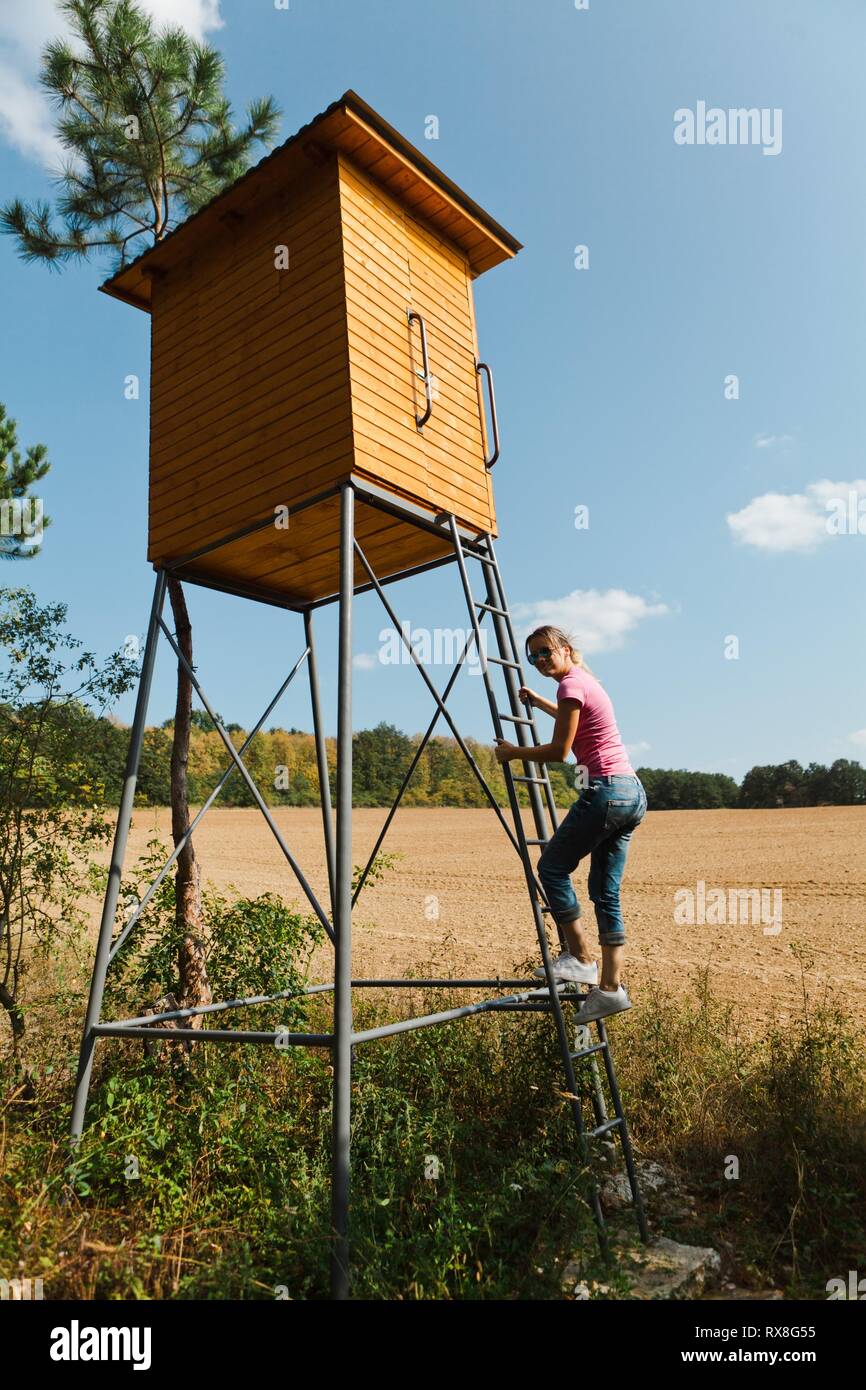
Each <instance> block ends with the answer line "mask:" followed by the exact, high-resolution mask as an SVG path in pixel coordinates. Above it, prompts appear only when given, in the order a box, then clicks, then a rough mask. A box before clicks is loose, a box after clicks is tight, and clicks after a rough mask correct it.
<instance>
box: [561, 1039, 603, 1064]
mask: <svg viewBox="0 0 866 1390" xmlns="http://www.w3.org/2000/svg"><path fill="white" fill-rule="evenodd" d="M606 1047H607V1043H606V1042H602V1043H593V1045H592V1047H585V1048H583V1050H582V1051H581V1052H569V1054H568V1055H569V1057H570V1058H571V1060H572V1061H573V1062H575V1061H577V1058H578V1057H589V1056H590V1055H591V1053H593V1052H602V1051H603V1050H604V1049H605V1048H606Z"/></svg>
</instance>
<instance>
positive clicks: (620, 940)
mask: <svg viewBox="0 0 866 1390" xmlns="http://www.w3.org/2000/svg"><path fill="white" fill-rule="evenodd" d="M598 940H599V945H600V946H624V945H625V937H624V936H601V935H600V936H599V938H598Z"/></svg>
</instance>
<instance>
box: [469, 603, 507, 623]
mask: <svg viewBox="0 0 866 1390" xmlns="http://www.w3.org/2000/svg"><path fill="white" fill-rule="evenodd" d="M475 607H476V608H483V609H484V611H485V613H497V614H498V615H499V617H500V618H507V617H508V613H507V611H506V609H504V608H496V607H494V605H493V604H492V603H480V602H479V600H478V599H476V600H475Z"/></svg>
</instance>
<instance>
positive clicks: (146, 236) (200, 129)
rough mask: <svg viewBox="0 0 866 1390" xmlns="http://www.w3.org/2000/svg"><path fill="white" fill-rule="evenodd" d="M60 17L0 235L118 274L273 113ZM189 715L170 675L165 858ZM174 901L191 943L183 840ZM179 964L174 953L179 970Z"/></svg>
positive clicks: (105, 20) (261, 138)
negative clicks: (37, 158) (47, 108)
mask: <svg viewBox="0 0 866 1390" xmlns="http://www.w3.org/2000/svg"><path fill="white" fill-rule="evenodd" d="M58 10H59V12H60V14H62V15H63V16H64V18H65V19H66V20H67V21H68V23H69V25H70V27H71V30H72V35H73V42H72V43H70V42H67V41H65V40H61V39H58V40H55V41H53V42H51V43H49V44H48V45H47V46H46V48H45V49H44V51H43V55H42V70H41V73H40V82H41V85H42V87H43V88H44V90H45V91H46V92H48V94H49V95H50V96H51V98H52V100H53V102H54V104H55V105H56V107H57V109H58V121H57V133H58V136H59V139H60V142H61V144H62V145H63V147H64V149H65V150H66V151H68V156H69V157H68V159H67V160H66V163H65V164H64V167H63V170H62V173H61V174H60V177H59V180H58V182H59V185H60V190H61V191H60V194H59V196H58V199H57V205H56V209H55V211H54V212H52V209H51V208H50V207H49V205H48V204H47V203H37V204H36V205H35V206H32V207H31V206H27V205H25V204H24V203H23V202H21V201H20V200H18V199H16V200H15V201H13V202H11V203H7V204H6V205H5V206H4V207H3V208H0V231H5V232H7V233H9V234H11V235H12V236H14V237H15V239H16V241H17V244H18V251H19V254H20V255H21V256H22V257H23V258H24V260H26V261H41V262H43V263H45V264H47V265H49V266H55V267H58V266H60V265H62V264H63V263H65V262H67V261H69V260H70V259H87V258H89V257H90V256H91V255H93V254H94V253H100V252H103V253H106V254H108V255H109V256H110V257H112V258H113V261H114V266H115V268H119V267H120V266H121V265H123V264H125V263H126V262H128V261H129V260H130V259H133V258H134V257H135V256H136V255H138V254H139V253H140V252H142V251H144V250H146V249H147V248H148V247H149V246H150V245H153V244H155V243H157V242H159V241H161V240H162V239H163V238H164V237H165V236H166V235H167V234H168V232H170V231H171V230H172V228H173V227H174V226H176V225H177V224H178V223H179V222H181V221H183V220H184V219H185V218H186V217H188V216H189V215H190V214H191V213H193V212H196V211H197V210H198V209H199V208H201V207H203V206H204V204H205V203H208V202H209V201H210V200H211V199H212V198H213V197H215V196H216V195H217V194H218V193H219V192H220V191H221V190H222V189H223V188H225V187H227V185H228V184H230V183H233V182H234V181H235V180H236V179H237V178H239V177H240V175H241V174H242V173H243V172H244V170H245V169H247V168H248V167H249V165H250V162H251V157H252V153H253V149H254V147H255V146H256V144H259V143H261V144H263V145H266V146H267V145H271V144H272V143H273V141H274V138H275V135H276V131H277V127H278V123H279V111H278V109H277V107H276V105H275V104H274V102H273V100H272V99H271V98H269V97H266V98H264V99H261V100H258V101H254V102H252V103H251V104H250V105H249V106H248V108H247V112H246V120H245V122H244V123H243V124H242V125H240V126H235V124H234V119H233V115H232V109H231V106H230V104H229V102H228V100H227V99H226V97H225V95H224V93H223V83H224V80H225V67H224V64H223V60H222V57H221V55H220V54H219V53H218V52H217V50H216V49H214V48H211V47H210V46H209V45H207V44H199V43H196V42H194V41H193V40H192V39H191V38H190V37H189V35H187V34H185V33H184V31H183V30H182V29H181V28H179V27H177V26H167V27H165V28H161V29H157V28H156V27H155V26H154V24H153V22H152V20H151V18H150V16H149V15H147V14H146V13H145V12H144V11H143V10H141V9H140V8H139V7H138V5H136V4H135V3H134V0H62V2H61V3H60V4H59V5H58ZM57 219H59V221H58V220H57ZM168 593H169V599H170V602H171V607H172V612H173V614H174V624H175V636H176V640H177V643H178V646H179V648H180V649H181V651H182V652H183V654H184V656H185V658H186V660H187V661H188V662H189V663H190V665H192V630H191V626H190V621H189V614H188V612H187V607H186V601H185V599H184V594H183V590H182V588H181V586H180V583H179V582H178V581H177V580H176V579H173V578H169V581H168ZM191 713H192V684H191V682H190V680H189V678H188V676H187V675H186V674H185V672H184V670H183V668H182V667H181V665H180V663H178V676H177V703H176V708H175V717H174V737H173V741H172V754H171V811H172V816H171V822H172V837H173V840H174V844H175V845H177V844H178V843H179V841H180V840H181V839H182V838H183V836H184V835H185V834H186V832H187V830H188V828H189V799H188V788H187V764H188V760H189V736H190V719H191ZM176 900H177V913H178V922H179V924H180V925H181V926H182V928H183V930H184V931H185V932H186V933H187V935H188V936H190V935H192V936H195V935H196V934H197V933H198V931H199V929H200V927H201V888H200V877H199V869H198V864H197V862H196V858H195V852H194V850H193V847H192V842H191V841H188V842H187V844H186V846H185V847H184V849H183V850H182V851H181V853H180V855H179V856H178V860H177V870H176ZM185 944H186V945H187V946H188V945H189V944H190V943H189V942H187V943H185ZM187 956H188V952H186V954H185V952H184V950H182V951H181V958H182V960H183V959H185V958H187ZM182 992H183V982H182ZM184 1002H189V1001H188V1000H185V1001H184Z"/></svg>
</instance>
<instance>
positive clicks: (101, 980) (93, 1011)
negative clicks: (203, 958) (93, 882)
mask: <svg viewBox="0 0 866 1390" xmlns="http://www.w3.org/2000/svg"><path fill="white" fill-rule="evenodd" d="M165 585H166V576H165V572H164V571H163V570H159V571H158V573H157V576H156V584H155V586H154V591H153V604H152V606H151V610H150V622H149V623H148V627H147V641H146V643H145V647H144V659H143V661H142V666H141V677H140V679H139V682H138V695H137V697H136V701H135V716H134V718H133V721H132V732H131V734H130V736H129V749H128V751H127V754H126V768H125V770H124V774H123V789H122V791H121V794H120V807H119V809H118V812H117V826H116V829H115V832H114V846H113V848H112V851H111V865H110V867H109V870H108V884H107V886H106V889H105V901H104V903H103V906H102V921H101V922H100V924H99V940H98V943H97V947H96V959H95V961H94V965H93V977H92V979H91V982H90V998H89V1000H88V1004H87V1015H86V1018H85V1021H84V1035H83V1037H82V1040H81V1052H80V1055H79V1059H78V1078H77V1080H76V1083H75V1097H74V1100H73V1102H72V1125H71V1129H70V1138H71V1140H72V1145H73V1148H74V1147H75V1145H76V1144H77V1143H78V1140H79V1139H80V1138H81V1131H82V1129H83V1128H84V1112H85V1109H86V1107H87V1094H88V1091H89V1090H90V1074H91V1071H92V1070H93V1051H94V1048H95V1046H96V1036H95V1034H94V1032H93V1029H94V1027H95V1025H96V1024H97V1023H99V1018H100V1013H101V1011H102V996H103V993H104V990H105V975H106V971H107V970H108V958H109V955H110V953H111V936H112V932H113V931H114V918H115V913H116V912H117V899H118V897H119V894H120V876H121V874H122V872H123V860H124V856H125V854H126V841H127V838H128V835H129V825H130V821H131V820H132V807H133V802H134V800H135V784H136V782H137V780H138V764H139V760H140V758H141V744H142V740H143V738H144V721H145V719H146V717H147V706H148V701H149V699H150V687H151V683H152V681H153V667H154V662H155V659H156V646H157V642H158V640H159V620H160V615H161V613H162V605H163V602H164V600H165Z"/></svg>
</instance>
